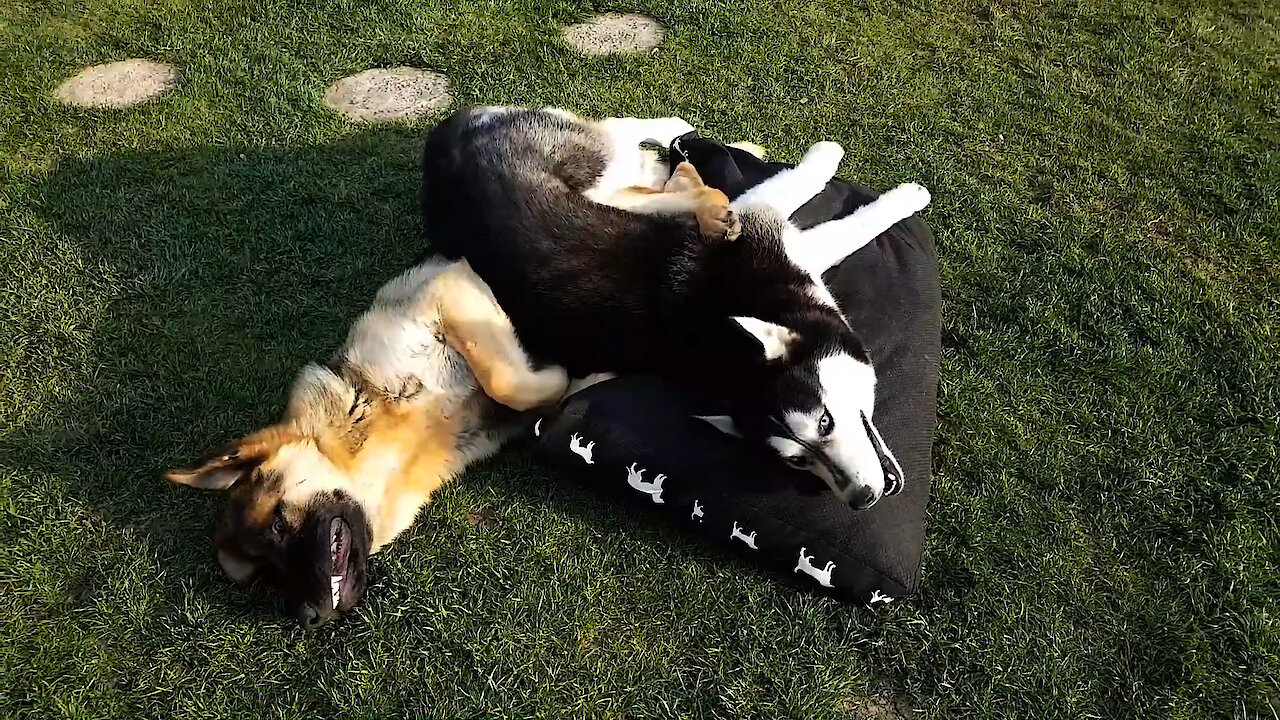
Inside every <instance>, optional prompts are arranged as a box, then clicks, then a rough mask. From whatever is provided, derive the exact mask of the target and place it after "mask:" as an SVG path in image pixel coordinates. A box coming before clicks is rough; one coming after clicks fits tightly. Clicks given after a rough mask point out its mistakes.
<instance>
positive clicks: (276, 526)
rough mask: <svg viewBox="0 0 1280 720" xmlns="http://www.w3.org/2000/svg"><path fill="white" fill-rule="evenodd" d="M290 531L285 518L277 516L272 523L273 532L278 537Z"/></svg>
mask: <svg viewBox="0 0 1280 720" xmlns="http://www.w3.org/2000/svg"><path fill="white" fill-rule="evenodd" d="M288 532H289V523H287V522H285V521H284V518H282V517H280V516H278V515H277V516H276V519H275V522H273V523H271V534H272V535H275V536H276V537H278V538H282V537H284V536H285V535H286V534H287V533H288Z"/></svg>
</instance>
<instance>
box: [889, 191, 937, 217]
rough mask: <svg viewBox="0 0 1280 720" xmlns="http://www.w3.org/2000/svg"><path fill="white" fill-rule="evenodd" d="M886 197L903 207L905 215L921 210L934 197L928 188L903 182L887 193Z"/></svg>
mask: <svg viewBox="0 0 1280 720" xmlns="http://www.w3.org/2000/svg"><path fill="white" fill-rule="evenodd" d="M885 197H886V198H888V199H889V200H890V202H892V203H893V204H894V205H895V206H898V207H901V208H902V210H903V214H904V215H912V214H914V213H918V212H920V211H921V210H923V209H925V208H926V207H927V206H928V205H929V201H930V200H932V199H933V197H932V196H931V195H930V194H929V190H928V188H926V187H925V186H923V185H920V184H917V183H903V184H901V185H899V186H898V187H896V188H894V189H892V190H890V191H889V192H887V193H885Z"/></svg>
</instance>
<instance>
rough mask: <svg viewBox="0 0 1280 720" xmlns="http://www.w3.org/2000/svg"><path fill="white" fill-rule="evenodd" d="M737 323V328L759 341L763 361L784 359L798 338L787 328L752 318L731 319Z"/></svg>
mask: <svg viewBox="0 0 1280 720" xmlns="http://www.w3.org/2000/svg"><path fill="white" fill-rule="evenodd" d="M731 319H732V320H733V322H735V323H737V325H738V327H740V328H742V329H743V330H746V331H747V333H748V334H750V335H751V337H753V338H755V339H756V340H757V341H759V343H760V345H761V347H762V348H763V349H764V359H765V360H770V361H772V360H778V359H780V358H783V357H786V355H787V350H788V349H789V348H790V347H791V343H793V342H795V341H796V339H797V338H798V337H799V336H798V335H796V333H795V331H794V330H792V329H791V328H789V327H785V326H783V325H778V324H776V323H771V322H768V321H765V320H761V319H759V318H753V317H734V318H731Z"/></svg>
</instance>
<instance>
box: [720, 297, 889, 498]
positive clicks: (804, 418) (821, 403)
mask: <svg viewBox="0 0 1280 720" xmlns="http://www.w3.org/2000/svg"><path fill="white" fill-rule="evenodd" d="M733 322H734V323H736V324H737V325H738V326H739V327H740V328H741V329H742V330H744V331H745V332H746V333H747V334H748V335H750V336H751V337H752V338H754V339H755V341H756V342H758V343H759V351H760V358H759V364H758V365H757V366H756V367H755V368H754V369H753V370H752V371H751V372H750V376H751V377H750V378H749V379H748V378H743V380H742V382H743V385H744V389H745V390H747V392H738V393H733V394H732V397H734V398H735V399H734V405H733V407H732V408H731V410H730V415H729V416H726V417H719V418H710V417H707V418H703V419H705V420H707V421H709V422H711V423H712V424H713V425H716V426H717V427H719V428H720V429H721V430H724V431H727V432H732V433H735V434H739V435H741V436H743V437H744V438H746V439H748V440H750V441H754V442H758V443H763V444H764V445H766V446H767V447H769V448H770V449H772V450H773V452H775V453H776V454H777V455H778V457H780V458H781V459H782V460H783V462H785V463H786V464H788V465H790V466H792V467H794V468H797V469H801V470H806V471H808V472H811V473H813V474H815V475H817V476H818V477H820V478H822V480H823V481H825V482H826V483H827V485H828V486H829V487H830V488H831V489H832V491H834V492H835V493H836V494H837V495H838V496H839V497H840V498H841V499H842V500H844V501H845V502H847V503H849V504H850V505H851V506H853V507H855V508H857V509H860V510H861V509H866V508H869V507H871V506H872V505H874V504H875V503H876V501H878V500H879V499H880V498H881V497H883V496H885V495H894V494H896V493H898V492H900V491H901V490H902V487H903V477H902V469H901V467H900V466H899V465H898V461H897V460H896V459H895V458H894V456H893V453H891V452H890V451H889V448H888V447H887V446H886V445H885V444H884V442H883V441H882V440H881V438H880V433H879V431H878V430H877V429H876V426H875V423H874V422H873V421H872V411H873V410H874V406H875V372H874V370H873V369H872V367H871V364H870V362H869V358H868V357H867V353H866V351H865V349H863V347H862V345H861V343H860V342H859V341H858V339H857V337H856V336H855V335H854V334H853V333H852V332H851V331H850V330H849V329H848V326H847V325H846V324H845V323H844V322H843V319H842V318H839V317H838V316H836V317H834V318H829V317H823V316H821V315H820V316H819V317H815V318H809V319H807V320H806V321H805V322H804V323H795V325H796V327H794V328H793V327H786V326H783V325H779V324H776V323H771V322H766V321H763V320H759V319H756V318H746V317H738V318H733Z"/></svg>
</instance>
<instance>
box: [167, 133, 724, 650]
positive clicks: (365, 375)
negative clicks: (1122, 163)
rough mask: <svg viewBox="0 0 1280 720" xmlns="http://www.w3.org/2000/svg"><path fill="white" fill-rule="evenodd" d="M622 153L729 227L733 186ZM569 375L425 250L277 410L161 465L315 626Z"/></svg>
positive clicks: (250, 577) (470, 281)
mask: <svg viewBox="0 0 1280 720" xmlns="http://www.w3.org/2000/svg"><path fill="white" fill-rule="evenodd" d="M620 123H621V124H620V125H619V126H620V127H623V126H626V122H625V121H620ZM630 161H631V162H634V163H636V167H635V168H632V169H631V170H630V172H629V177H632V178H643V181H644V182H647V183H649V185H648V186H646V188H645V189H644V193H645V194H646V196H647V197H646V199H647V200H649V201H650V202H651V204H650V209H651V211H654V212H663V213H667V212H683V213H687V215H686V216H685V217H683V218H681V219H680V220H679V221H680V222H685V223H688V224H689V226H690V227H692V228H694V230H693V232H695V233H702V232H705V233H706V234H708V235H711V236H717V237H723V236H725V235H727V234H729V233H730V231H731V227H730V225H731V221H732V215H731V213H730V211H729V201H728V199H727V198H726V197H725V196H724V193H721V192H720V191H718V190H712V189H710V188H707V187H705V186H704V185H703V184H702V182H701V179H700V178H698V177H697V174H696V172H693V170H692V166H688V167H686V168H683V169H682V170H681V172H679V173H677V174H676V176H675V177H673V178H672V179H670V180H668V179H667V172H666V169H665V166H661V165H660V164H657V163H656V161H655V160H654V157H653V156H652V155H651V154H647V153H641V152H639V150H638V149H637V152H635V153H634V154H632V155H631V156H630ZM664 186H667V187H669V188H670V190H669V191H668V190H664ZM636 192H637V193H638V192H640V191H639V190H638V189H637V190H636ZM639 209H641V210H644V209H645V208H639ZM596 379H598V378H586V379H585V380H580V381H577V383H576V385H575V387H583V386H585V385H587V384H590V383H591V382H593V381H595V380H596ZM569 385H570V383H569V378H568V375H567V374H566V372H565V370H564V369H562V368H561V367H558V366H554V365H549V366H545V367H542V368H541V369H535V367H534V365H533V364H531V362H530V359H529V357H528V356H527V355H526V353H525V351H524V349H523V348H522V347H521V344H520V343H519V341H518V340H517V339H516V335H515V331H514V329H513V328H512V326H511V322H510V320H509V319H508V316H507V314H506V313H505V312H504V311H503V309H502V308H501V307H500V306H499V305H498V303H497V301H496V300H495V299H494V297H493V294H492V293H491V292H490V290H489V288H488V286H487V285H486V284H485V283H484V282H483V281H482V280H481V279H480V278H479V277H478V276H477V275H476V274H475V273H474V272H472V270H471V268H470V267H469V266H468V264H467V263H466V262H465V261H461V262H456V261H450V260H446V259H444V258H440V257H431V258H428V259H427V260H426V261H424V262H423V263H421V264H419V265H417V266H415V267H413V268H411V269H409V270H407V271H405V272H404V273H403V274H401V275H400V276H399V277H397V278H395V279H394V280H392V281H391V282H389V283H387V284H386V285H385V286H384V287H383V288H382V289H381V290H380V291H379V292H378V294H377V296H376V297H375V299H374V301H373V304H372V306H371V307H370V308H369V310H368V311H366V312H365V313H364V314H363V315H362V316H361V317H360V318H359V319H358V320H357V321H356V322H355V323H354V325H353V326H352V327H351V330H350V332H349V334H348V336H347V340H346V343H345V344H344V345H343V347H342V349H341V350H340V351H339V352H338V353H337V354H336V355H335V357H334V358H333V359H332V360H331V361H330V362H329V363H328V364H327V365H324V366H322V365H316V364H312V365H307V366H306V367H305V368H303V370H302V371H301V373H299V375H298V377H297V379H296V380H295V381H294V384H293V389H292V392H291V395H290V399H289V402H288V406H287V407H286V409H285V413H284V417H283V418H282V419H281V420H280V421H279V422H277V423H275V424H274V425H271V426H269V427H267V428H264V429H262V430H259V431H257V432H255V433H252V434H250V435H247V436H245V437H243V438H240V439H239V440H236V441H234V442H233V443H231V445H230V447H229V448H227V449H226V450H224V451H223V452H220V453H218V454H217V455H215V456H213V457H212V458H210V459H209V460H207V461H206V462H204V463H203V464H201V465H199V466H197V467H194V468H190V469H184V470H174V471H171V472H169V473H168V474H167V476H166V477H167V478H168V479H169V480H170V481H172V482H175V483H181V484H184V485H190V486H193V487H197V488H204V489H210V490H220V491H225V492H226V493H227V499H228V503H227V508H226V512H225V514H224V517H223V520H222V522H221V524H220V526H219V527H218V529H217V531H216V533H215V535H214V545H215V548H216V551H217V556H218V561H219V563H220V564H221V565H222V568H223V569H224V570H225V571H226V573H227V574H228V575H229V576H230V577H231V578H232V579H233V580H235V581H236V582H238V583H241V584H247V583H249V582H252V581H254V580H255V579H260V580H262V581H264V582H265V583H266V584H267V585H268V586H269V587H271V588H272V589H273V590H274V591H275V592H276V593H277V594H278V595H279V596H280V597H281V598H282V599H283V600H284V602H285V603H286V604H287V605H288V606H289V607H290V608H291V609H292V610H293V611H294V612H296V613H297V616H298V619H299V621H300V622H301V623H302V625H303V626H305V627H307V628H316V627H319V626H321V625H323V624H325V623H326V622H328V621H329V620H331V619H333V618H334V617H337V616H338V615H339V614H341V613H342V612H345V611H347V610H349V609H351V608H352V607H353V606H355V605H356V603H358V602H359V600H360V598H361V597H362V596H363V594H364V590H365V583H366V579H365V562H366V560H367V559H368V557H369V555H371V554H373V553H376V552H377V551H378V550H379V549H381V548H382V547H383V546H385V545H386V544H387V543H389V542H391V541H392V540H393V539H394V538H395V537H396V536H397V535H399V534H400V533H401V532H403V531H404V530H405V529H406V528H408V527H409V526H410V525H411V524H412V523H413V520H414V518H415V517H416V515H417V513H418V511H419V510H420V509H421V508H422V507H423V506H424V505H425V504H426V503H427V502H428V501H429V500H430V498H431V494H432V493H433V492H435V490H436V489H437V488H439V487H440V486H441V485H443V484H444V483H445V482H446V481H448V480H449V479H450V478H452V477H453V476H455V475H457V474H458V473H460V472H461V471H462V470H463V469H464V468H465V467H467V465H469V464H470V463H472V462H475V461H477V460H479V459H481V458H484V457H487V456H489V455H491V454H493V453H494V452H495V451H497V449H498V448H499V446H500V445H501V444H502V442H503V441H504V440H506V439H508V438H510V437H512V436H513V435H514V434H515V433H516V432H517V431H518V429H519V428H520V427H521V426H522V425H523V424H524V423H525V421H526V420H527V418H526V417H525V414H524V413H523V411H526V410H529V409H531V408H534V407H538V406H542V405H547V404H550V403H553V402H555V401H557V400H559V399H560V398H561V396H562V395H563V394H564V393H565V392H566V388H568V387H569Z"/></svg>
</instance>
